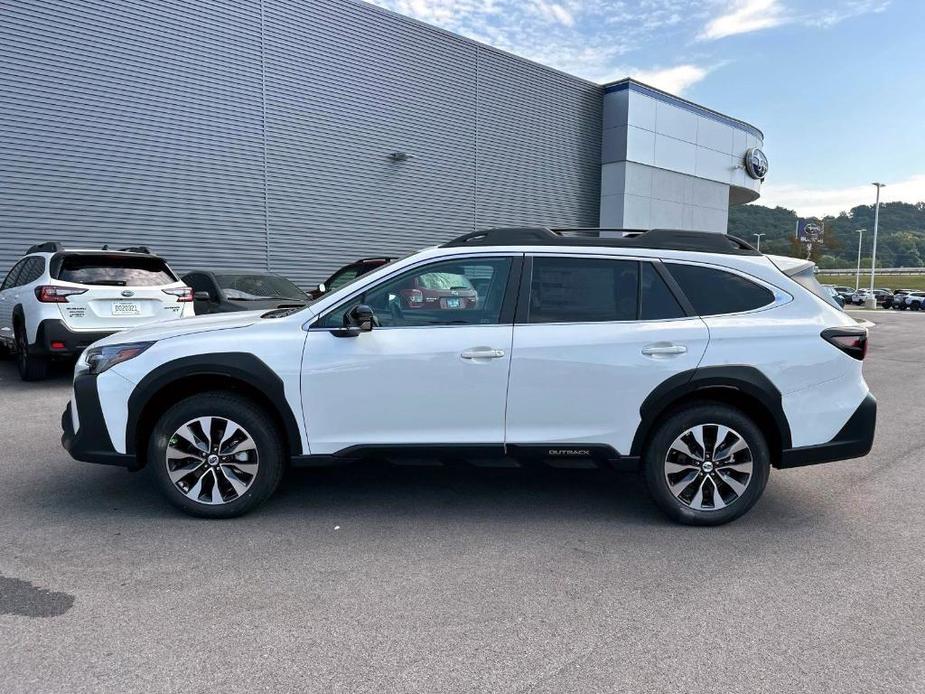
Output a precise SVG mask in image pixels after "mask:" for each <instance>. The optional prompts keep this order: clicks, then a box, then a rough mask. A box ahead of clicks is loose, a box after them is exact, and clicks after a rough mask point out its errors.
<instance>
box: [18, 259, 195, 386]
mask: <svg viewBox="0 0 925 694" xmlns="http://www.w3.org/2000/svg"><path fill="white" fill-rule="evenodd" d="M192 301H193V295H192V290H191V289H190V288H189V287H187V286H185V285H184V284H183V283H182V282H180V281H179V280H178V279H177V276H176V275H174V274H173V272H172V271H171V269H170V268H169V267H167V263H165V262H164V260H163V259H161V258H159V257H157V256H156V255H153V254H152V253H150V251H149V250H148V249H147V248H145V247H143V246H139V247H133V248H126V249H122V250H119V251H116V250H109V249H107V248H104V249H98V248H97V249H67V250H65V249H64V247H63V246H62V245H61V244H60V243H57V242H47V243H41V244H37V245H35V246H32V247H31V248H30V249H29V250H28V251H27V252H26V255H25V256H24V257H23V258H22V259H21V260H19V262H17V263H16V264H15V265H13V267H12V269H11V270H10V271H9V272H8V273H7V275H6V278H5V279H4V280H3V283H2V284H0V349H7V350H10V351H15V352H16V356H17V365H18V366H19V374H20V376H21V377H22V378H23V379H24V380H27V381H34V380H39V379H42V378H44V377H45V374H46V371H47V368H48V361H49V359H50V358H52V357H62V356H69V355H74V354H77V353H79V352H80V351H81V350H82V349H84V348H85V347H86V346H87V345H89V344H90V343H91V342H94V341H96V340H98V339H100V338H102V337H105V336H107V335H110V334H112V333H115V332H119V331H122V330H126V329H127V328H131V327H133V326H137V325H141V324H144V323H149V322H151V321H157V320H165V319H169V318H179V317H182V316H191V315H193V303H192Z"/></svg>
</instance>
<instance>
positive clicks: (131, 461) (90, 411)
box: [61, 374, 137, 470]
mask: <svg viewBox="0 0 925 694" xmlns="http://www.w3.org/2000/svg"><path fill="white" fill-rule="evenodd" d="M72 407H76V408H77V412H78V415H79V419H80V426H79V428H78V429H77V431H76V432H75V431H74V419H73V417H72V416H71V408H72ZM61 428H62V429H63V430H64V433H63V434H61V445H62V446H64V449H65V450H66V451H67V452H68V453H70V455H71V457H72V458H74V460H80V461H82V462H85V463H100V464H102V465H118V466H120V467H126V468H128V469H130V470H135V469H137V460H136V457H135V456H134V455H130V454H125V453H118V452H117V451H116V450H115V448H114V447H113V445H112V440H111V439H110V438H109V430H108V429H107V428H106V421H105V420H104V419H103V410H102V408H101V407H100V396H99V393H98V392H97V389H96V376H94V375H92V374H81V375H79V376H77V378H75V379H74V399H73V401H71V402H69V403H68V404H67V407H65V408H64V413H63V414H62V415H61Z"/></svg>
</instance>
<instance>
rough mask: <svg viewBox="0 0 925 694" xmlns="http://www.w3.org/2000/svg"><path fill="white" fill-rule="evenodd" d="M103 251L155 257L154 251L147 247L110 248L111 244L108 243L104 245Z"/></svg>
mask: <svg viewBox="0 0 925 694" xmlns="http://www.w3.org/2000/svg"><path fill="white" fill-rule="evenodd" d="M101 250H104V251H120V252H122V253H144V254H146V255H154V251H152V250H151V249H150V248H148V247H147V246H126V247H125V248H110V247H109V244H108V243H106V244H103V248H102V249H101Z"/></svg>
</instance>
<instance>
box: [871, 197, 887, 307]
mask: <svg viewBox="0 0 925 694" xmlns="http://www.w3.org/2000/svg"><path fill="white" fill-rule="evenodd" d="M871 185H873V186H877V202H876V204H875V206H874V248H873V250H872V251H871V252H870V290H871V291H873V290H874V275H875V274H876V272H877V227H878V226H879V223H880V189H881V188H883V187H885V186H886V183H877V182H876V181H875V182H874V183H871Z"/></svg>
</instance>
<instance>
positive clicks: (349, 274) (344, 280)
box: [325, 266, 360, 292]
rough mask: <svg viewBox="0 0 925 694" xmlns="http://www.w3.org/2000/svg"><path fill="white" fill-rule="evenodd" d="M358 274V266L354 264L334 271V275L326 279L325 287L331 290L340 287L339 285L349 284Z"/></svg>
mask: <svg viewBox="0 0 925 694" xmlns="http://www.w3.org/2000/svg"><path fill="white" fill-rule="evenodd" d="M359 276H360V273H359V268H357V267H356V266H354V267H349V268H346V269H344V270H340V271H338V272H335V273H334V275H333V276H332V277H331V279H330V280H328V282H327V283H326V285H325V289H326V290H327V291H329V292H333V291H335V290H337V289H340V288H341V287H344V286H346V285H348V284H350V283H351V282H353V280H355V279H356V278H357V277H359Z"/></svg>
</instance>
